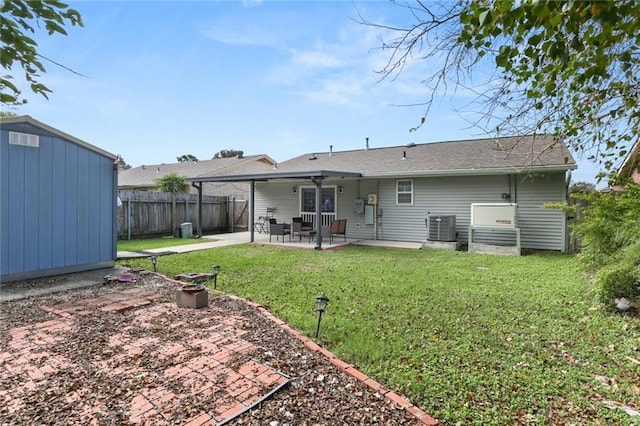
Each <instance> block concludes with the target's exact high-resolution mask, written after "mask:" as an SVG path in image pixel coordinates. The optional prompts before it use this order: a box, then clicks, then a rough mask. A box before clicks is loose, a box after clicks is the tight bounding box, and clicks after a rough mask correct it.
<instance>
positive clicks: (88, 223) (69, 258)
mask: <svg viewBox="0 0 640 426" xmlns="http://www.w3.org/2000/svg"><path fill="white" fill-rule="evenodd" d="M0 135H1V139H0V141H1V144H0V237H1V238H0V284H2V283H6V282H10V281H18V280H24V279H31V278H39V277H46V276H52V275H59V274H66V273H72V272H81V271H89V270H94V269H101V268H108V267H112V266H113V265H114V260H115V258H116V244H117V232H116V231H117V226H118V222H117V206H116V197H117V192H116V191H117V188H118V182H117V179H118V174H117V167H116V166H115V165H114V159H115V158H116V156H115V155H113V154H111V153H109V152H106V151H104V150H102V149H100V148H97V147H95V146H93V145H90V144H89V143H87V142H84V141H82V140H80V139H78V138H75V137H73V136H71V135H68V134H66V133H64V132H62V131H60V130H57V129H54V128H53V127H50V126H48V125H46V124H44V123H41V122H39V121H37V120H35V119H33V118H31V117H30V116H20V117H10V118H0Z"/></svg>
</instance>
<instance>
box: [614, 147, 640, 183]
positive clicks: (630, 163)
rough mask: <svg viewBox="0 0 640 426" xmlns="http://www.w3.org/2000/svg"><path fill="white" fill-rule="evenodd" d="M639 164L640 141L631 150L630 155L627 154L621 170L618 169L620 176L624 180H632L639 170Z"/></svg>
mask: <svg viewBox="0 0 640 426" xmlns="http://www.w3.org/2000/svg"><path fill="white" fill-rule="evenodd" d="M639 162H640V139H639V140H637V141H636V142H635V143H634V144H633V146H632V147H631V149H630V150H629V153H628V154H627V157H626V158H625V159H624V162H623V163H622V166H620V168H619V169H618V175H619V176H620V177H621V178H623V179H628V178H632V177H633V175H634V172H635V171H636V170H637V167H638V163H639Z"/></svg>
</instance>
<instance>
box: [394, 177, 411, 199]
mask: <svg viewBox="0 0 640 426" xmlns="http://www.w3.org/2000/svg"><path fill="white" fill-rule="evenodd" d="M396 203H397V204H402V205H413V181H412V180H399V181H397V182H396Z"/></svg>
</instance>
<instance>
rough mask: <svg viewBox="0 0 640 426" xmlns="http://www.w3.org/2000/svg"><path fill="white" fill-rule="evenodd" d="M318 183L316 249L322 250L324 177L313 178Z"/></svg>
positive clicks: (312, 180)
mask: <svg viewBox="0 0 640 426" xmlns="http://www.w3.org/2000/svg"><path fill="white" fill-rule="evenodd" d="M311 182H313V183H315V185H316V242H317V243H316V246H315V247H314V248H315V249H316V250H322V178H321V177H316V178H312V179H311Z"/></svg>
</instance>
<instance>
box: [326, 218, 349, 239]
mask: <svg viewBox="0 0 640 426" xmlns="http://www.w3.org/2000/svg"><path fill="white" fill-rule="evenodd" d="M337 235H342V236H343V237H344V241H345V242H347V219H336V220H334V221H332V222H331V228H330V232H329V243H330V244H333V237H334V236H337Z"/></svg>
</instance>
